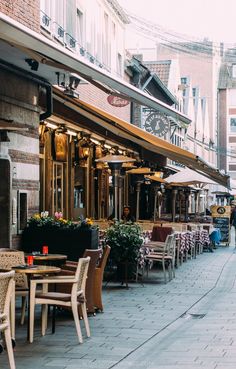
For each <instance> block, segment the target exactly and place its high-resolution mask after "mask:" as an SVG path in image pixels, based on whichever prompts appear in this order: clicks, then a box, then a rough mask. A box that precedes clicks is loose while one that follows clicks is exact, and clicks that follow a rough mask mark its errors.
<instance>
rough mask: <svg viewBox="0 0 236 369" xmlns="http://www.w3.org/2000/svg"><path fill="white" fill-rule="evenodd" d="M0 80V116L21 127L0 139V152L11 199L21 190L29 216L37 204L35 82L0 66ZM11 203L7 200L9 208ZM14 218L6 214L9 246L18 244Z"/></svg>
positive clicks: (37, 172) (37, 168)
mask: <svg viewBox="0 0 236 369" xmlns="http://www.w3.org/2000/svg"><path fill="white" fill-rule="evenodd" d="M0 80H1V84H0V119H2V120H3V121H4V120H6V122H9V123H8V124H9V125H10V124H14V126H16V127H17V128H21V127H23V129H22V130H17V131H9V132H8V137H9V139H10V141H9V142H2V143H1V145H0V155H2V156H3V155H4V154H5V155H7V157H8V158H9V159H10V172H11V173H10V175H11V179H12V180H11V186H10V189H9V190H10V192H11V198H12V202H13V203H15V202H16V203H17V206H18V205H19V196H20V194H22V193H23V194H24V195H25V198H26V197H27V211H28V216H29V217H30V216H31V215H32V214H33V213H35V212H36V211H38V208H39V137H38V136H39V133H38V126H39V113H40V111H39V107H38V85H37V84H36V83H34V82H32V81H31V80H29V79H27V78H22V77H21V76H19V75H17V74H15V73H10V72H8V71H6V70H4V69H3V68H0ZM25 128H26V129H25ZM22 198H24V196H23V197H22ZM22 201H23V200H22ZM11 206H12V205H11V203H9V204H8V208H9V209H10V211H11ZM4 218H5V217H4ZM18 222H19V219H18V217H17V219H16V220H15V219H14V220H13V217H12V216H11V217H10V224H9V228H10V234H11V236H12V246H13V247H17V246H18V245H19V236H18V235H17V232H18V225H19V224H18ZM0 230H1V225H0ZM5 247H6V246H5Z"/></svg>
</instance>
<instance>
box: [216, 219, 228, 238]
mask: <svg viewBox="0 0 236 369" xmlns="http://www.w3.org/2000/svg"><path fill="white" fill-rule="evenodd" d="M229 220H230V219H229V218H223V217H222V218H213V224H214V226H215V227H216V228H219V230H220V234H221V242H226V243H228V242H229V236H230V234H229V231H230V224H229Z"/></svg>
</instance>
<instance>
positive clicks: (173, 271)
mask: <svg viewBox="0 0 236 369" xmlns="http://www.w3.org/2000/svg"><path fill="white" fill-rule="evenodd" d="M171 265H172V273H173V277H174V278H175V262H174V260H172V263H171Z"/></svg>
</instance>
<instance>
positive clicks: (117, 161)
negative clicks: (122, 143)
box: [95, 154, 136, 219]
mask: <svg viewBox="0 0 236 369" xmlns="http://www.w3.org/2000/svg"><path fill="white" fill-rule="evenodd" d="M95 161H97V162H102V163H107V164H108V165H109V167H110V168H111V174H112V182H113V193H114V209H113V213H114V216H115V219H120V217H121V209H120V207H119V177H120V169H121V167H122V164H123V163H129V162H134V161H136V160H135V159H133V158H129V157H128V156H124V155H112V154H108V155H106V156H103V157H102V158H100V159H96V160H95Z"/></svg>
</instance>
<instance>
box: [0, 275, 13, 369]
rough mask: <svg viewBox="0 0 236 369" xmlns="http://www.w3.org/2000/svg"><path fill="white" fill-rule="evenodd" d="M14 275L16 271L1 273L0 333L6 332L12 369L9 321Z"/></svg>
mask: <svg viewBox="0 0 236 369" xmlns="http://www.w3.org/2000/svg"><path fill="white" fill-rule="evenodd" d="M14 275H15V272H14V271H11V272H6V273H0V332H4V336H5V342H6V347H7V353H8V359H9V364H10V368H11V369H15V360H14V355H13V348H12V340H11V329H10V321H9V320H10V319H9V311H10V302H11V298H12V296H13V294H14Z"/></svg>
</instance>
